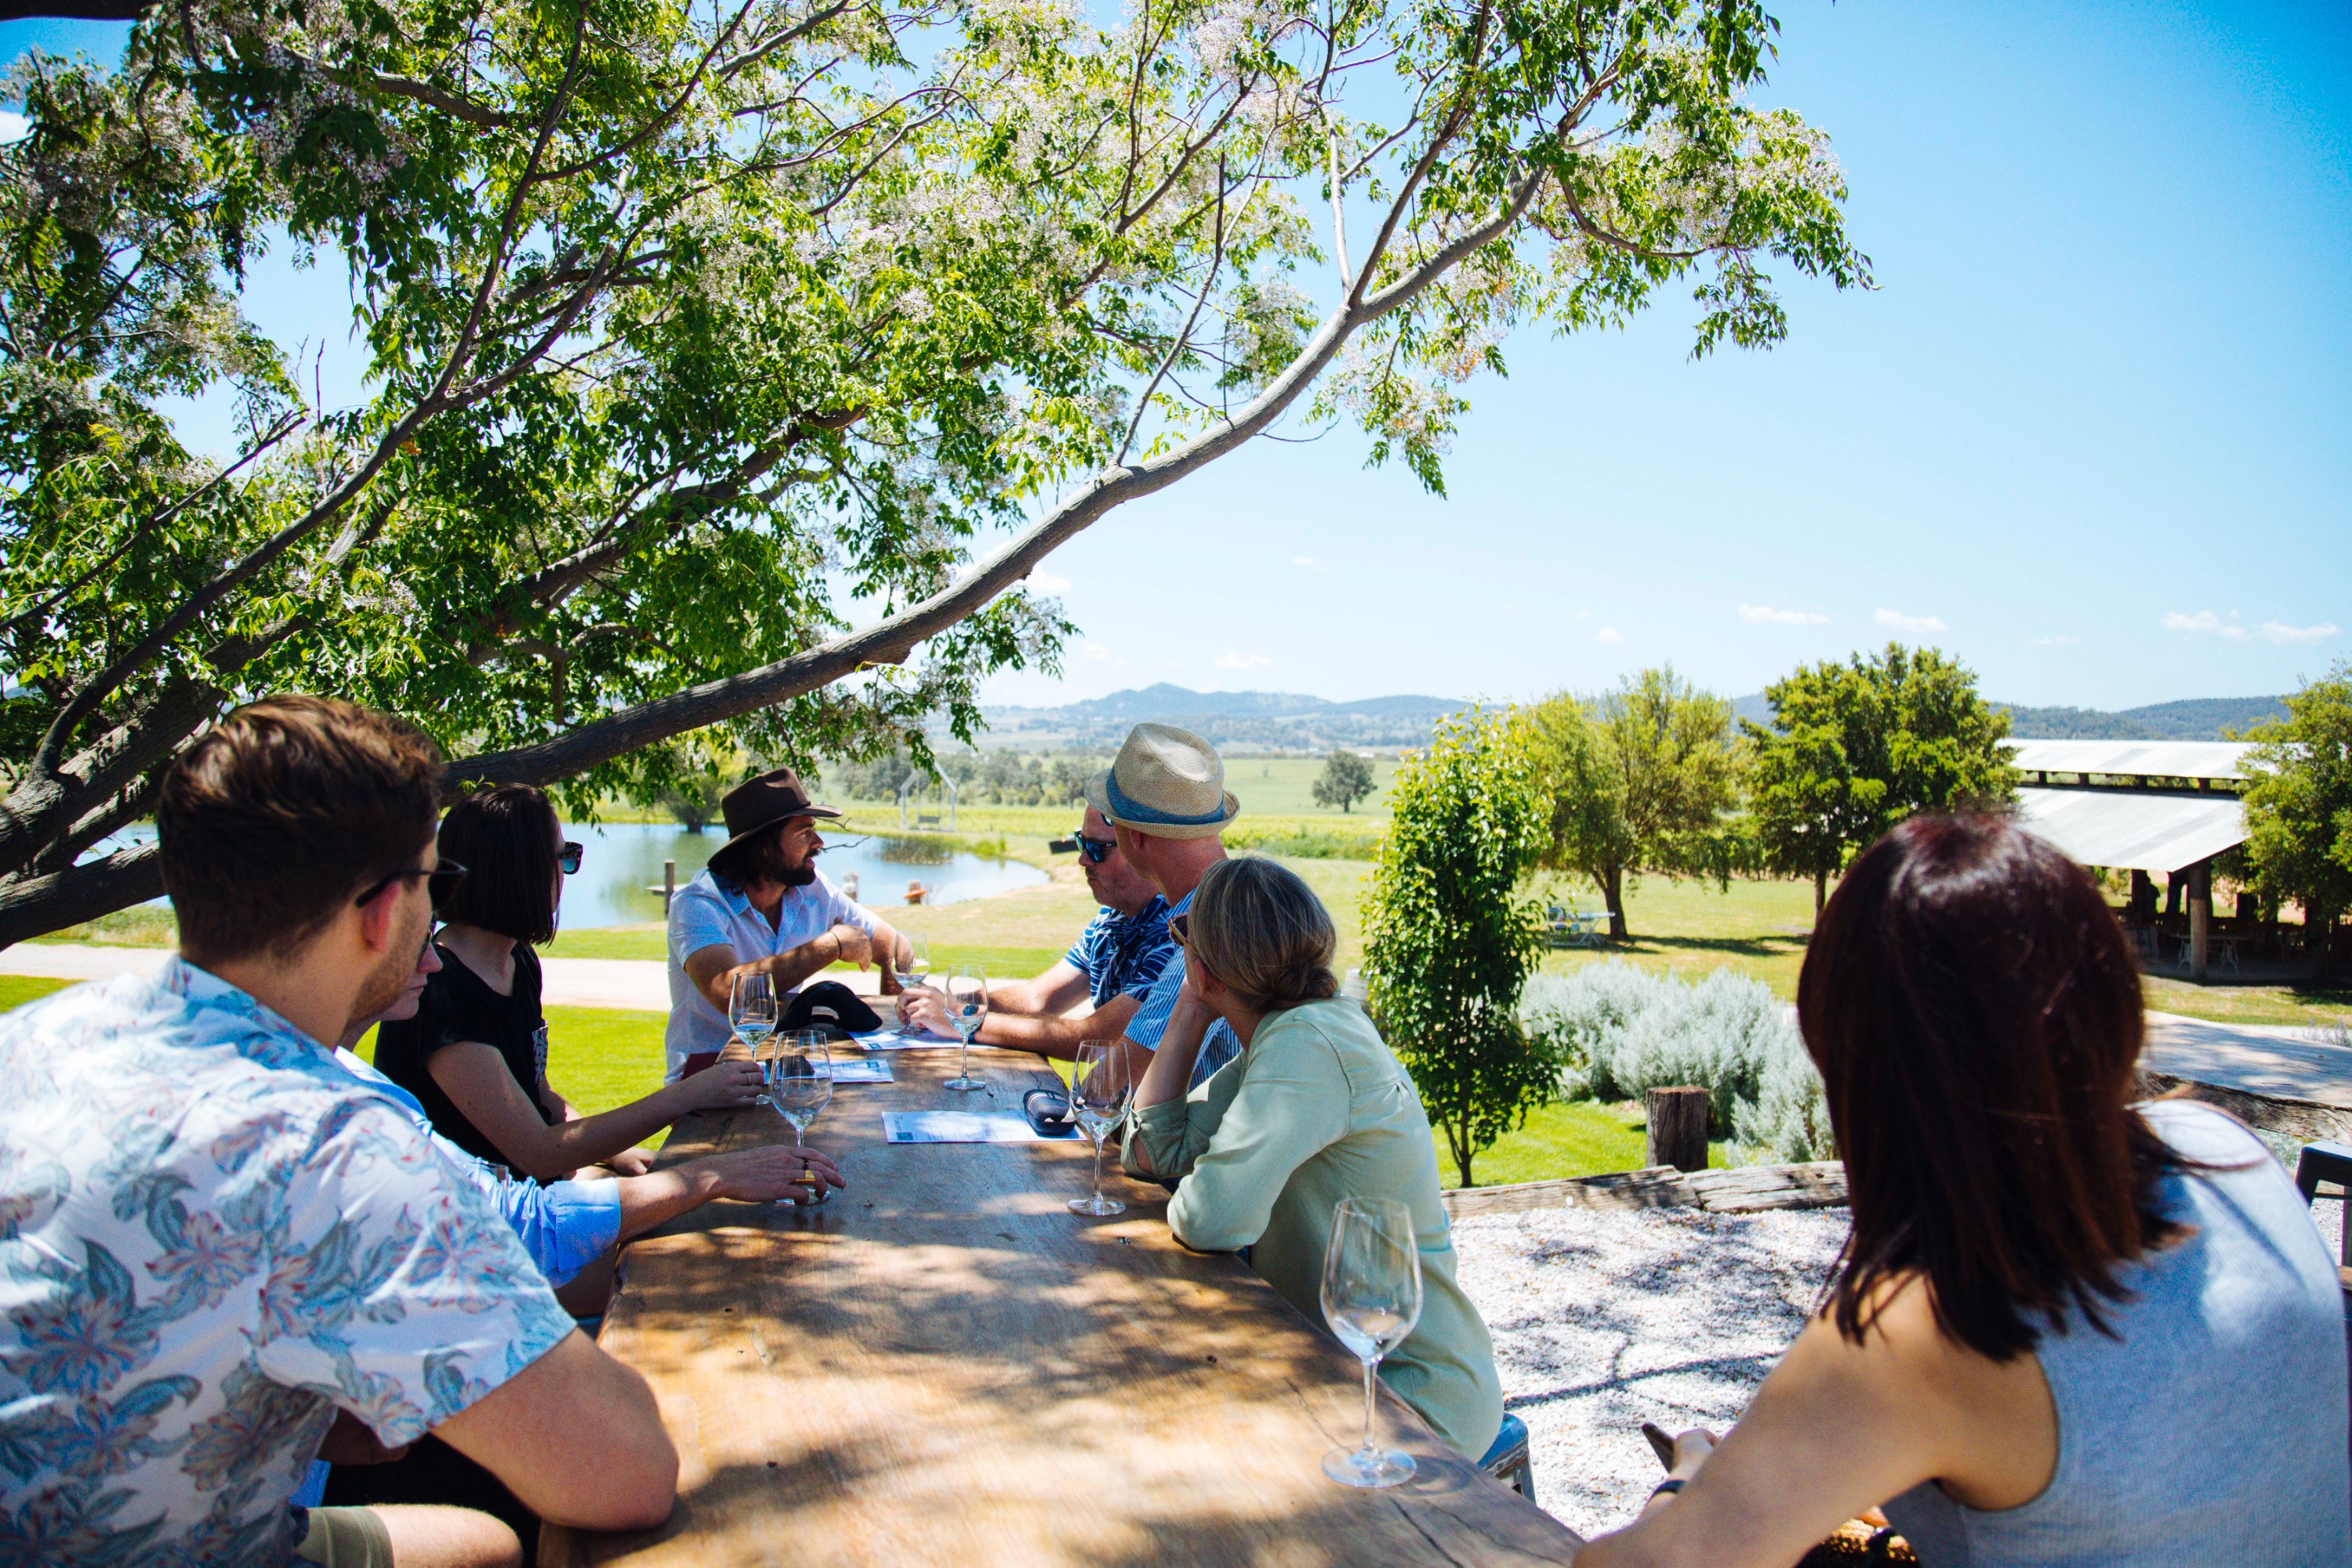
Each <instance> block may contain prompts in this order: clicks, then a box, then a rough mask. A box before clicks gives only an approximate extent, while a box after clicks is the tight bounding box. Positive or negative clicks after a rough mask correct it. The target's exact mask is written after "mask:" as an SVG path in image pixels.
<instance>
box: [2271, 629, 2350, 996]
mask: <svg viewBox="0 0 2352 1568" xmlns="http://www.w3.org/2000/svg"><path fill="white" fill-rule="evenodd" d="M2286 710H2287V716H2286V718H2285V719H2284V720H2282V721H2273V722H2271V723H2267V724H2263V725H2262V726H2259V727H2258V728H2257V729H2256V730H2255V731H2253V733H2252V736H2250V737H2249V738H2250V739H2251V740H2252V741H2253V742H2255V743H2254V746H2253V748H2252V750H2251V751H2249V752H2247V754H2246V760H2245V768H2246V772H2247V774H2248V776H2249V778H2250V779H2251V781H2252V782H2251V783H2250V784H2248V785H2247V788H2246V796H2245V800H2246V830H2247V839H2246V863H2247V867H2248V868H2249V869H2250V870H2251V871H2252V874H2253V877H2254V879H2255V880H2256V881H2257V882H2258V883H2259V884H2260V885H2261V886H2262V888H2263V890H2264V891H2265V892H2267V893H2269V894H2271V895H2272V896H2273V897H2274V898H2288V899H2294V900H2299V901H2301V902H2302V903H2303V905H2304V906H2305V926H2306V928H2307V929H2314V930H2316V931H2322V932H2328V931H2333V929H2334V926H2335V922H2336V918H2337V917H2338V916H2339V915H2341V914H2342V913H2343V912H2344V911H2345V910H2347V909H2352V664H2338V665H2336V668H2333V669H2331V670H2329V671H2328V672H2327V674H2326V676H2325V677H2324V678H2322V679H2318V680H2315V681H2312V682H2311V683H2309V684H2308V685H2306V686H2305V687H2304V689H2302V690H2300V691H2298V692H2296V693H2294V695H2293V696H2291V697H2289V698H2287V699H2286ZM2321 940H2322V941H2323V942H2325V940H2326V938H2325V937H2324V936H2323V937H2322V938H2321ZM2320 951H2321V952H2322V953H2323V954H2324V953H2325V951H2326V950H2325V948H2324V947H2323V948H2322V949H2321V950H2320ZM2323 962H2324V959H2323Z"/></svg>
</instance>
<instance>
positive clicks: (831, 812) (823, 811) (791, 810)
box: [719, 768, 841, 844]
mask: <svg viewBox="0 0 2352 1568" xmlns="http://www.w3.org/2000/svg"><path fill="white" fill-rule="evenodd" d="M719 813H720V815H722V816H725V817H726V818H727V842H728V843H729V844H738V843H740V842H741V841H742V840H744V839H745V838H748V837H751V835H752V834H754V833H757V832H759V831H760V829H761V828H762V827H771V826H774V825H775V824H777V823H779V822H782V821H783V820H784V819H785V818H786V817H788V816H840V815H841V813H840V812H838V811H835V809H834V808H833V807H831V806H829V805H817V804H816V803H815V802H814V801H812V800H810V799H809V797H808V791H807V790H805V789H803V788H802V787H801V775H800V774H798V773H794V772H793V770H792V769H790V768H771V769H769V770H768V771H767V772H766V773H761V774H760V775H759V776H758V777H756V778H748V779H745V780H744V781H743V782H742V783H741V784H737V785H736V786H735V787H734V788H733V789H730V790H729V791H728V792H727V795H726V797H725V798H724V799H722V800H721V801H720V802H719Z"/></svg>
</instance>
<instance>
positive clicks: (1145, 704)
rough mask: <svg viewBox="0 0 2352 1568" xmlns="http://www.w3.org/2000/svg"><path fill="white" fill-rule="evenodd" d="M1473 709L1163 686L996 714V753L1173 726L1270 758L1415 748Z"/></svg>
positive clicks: (1442, 703)
mask: <svg viewBox="0 0 2352 1568" xmlns="http://www.w3.org/2000/svg"><path fill="white" fill-rule="evenodd" d="M1467 706H1469V704H1468V703H1466V702H1465V701H1463V700H1460V699H1459V698H1452V697H1420V696H1397V697H1367V698H1362V699H1360V700H1357V701H1353V702H1333V701H1329V700H1326V699H1324V698H1321V697H1308V696H1306V695H1303V694H1301V693H1298V692H1293V691H1194V690H1193V689H1191V688H1190V687H1185V686H1172V685H1171V684H1169V683H1168V682H1166V681H1161V682H1160V683H1159V684H1158V685H1155V686H1146V687H1141V688H1139V689H1131V690H1127V691H1114V692H1112V693H1111V694H1110V695H1109V696H1108V697H1097V698H1091V699H1089V700H1086V701H1084V702H1069V703H1065V704H1063V705H1062V706H1060V707H1058V708H992V709H990V710H988V742H987V743H988V744H990V745H992V746H1027V747H1034V746H1094V745H1116V744H1117V743H1118V742H1119V741H1120V740H1121V739H1123V738H1124V737H1125V736H1126V734H1127V731H1128V730H1129V728H1130V727H1131V726H1133V725H1136V724H1140V723H1146V722H1150V723H1158V724H1174V725H1177V726H1179V727H1181V728H1183V729H1186V730H1191V731H1194V732H1196V733H1198V734H1200V735H1202V736H1203V737H1204V738H1206V739H1207V740H1208V741H1209V742H1211V743H1212V744H1213V745H1217V746H1222V747H1238V748H1243V749H1247V750H1260V751H1269V752H1328V751H1329V750H1330V749H1331V748H1332V747H1334V746H1416V745H1419V744H1421V743H1422V742H1424V741H1426V740H1428V739H1429V731H1430V727H1431V726H1432V725H1433V724H1434V723H1435V722H1436V721H1438V720H1439V719H1442V718H1444V716H1445V715H1446V714H1448V713H1453V712H1457V711H1459V710H1462V709H1464V708H1465V707H1467Z"/></svg>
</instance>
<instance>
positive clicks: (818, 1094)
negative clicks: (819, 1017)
mask: <svg viewBox="0 0 2352 1568" xmlns="http://www.w3.org/2000/svg"><path fill="white" fill-rule="evenodd" d="M761 1069H762V1070H761V1076H762V1077H763V1078H765V1079H767V1084H768V1103H769V1104H771V1105H772V1106H774V1107H775V1108H776V1114H777V1115H779V1116H781V1117H782V1118H783V1119H784V1120H785V1121H787V1122H789V1123H791V1125H792V1129H793V1148H795V1149H797V1148H799V1147H801V1134H802V1133H803V1132H806V1131H808V1128H809V1123H811V1122H812V1121H815V1120H816V1118H817V1112H819V1111H821V1110H824V1108H825V1107H826V1106H827V1105H828V1104H830V1103H831V1102H832V1100H833V1047H832V1046H831V1045H830V1044H829V1043H828V1042H827V1039H826V1037H825V1033H824V1030H823V1029H790V1030H787V1031H785V1032H784V1034H782V1036H780V1037H778V1038H777V1040H776V1048H775V1050H774V1051H773V1052H772V1054H771V1055H770V1056H769V1057H768V1058H767V1059H766V1060H765V1061H764V1062H762V1063H761ZM832 1195H833V1194H832V1189H830V1188H828V1187H825V1186H824V1185H822V1184H819V1185H817V1186H815V1187H814V1189H813V1190H812V1191H811V1192H810V1193H808V1194H803V1196H802V1197H801V1198H800V1199H799V1200H798V1201H799V1202H800V1203H801V1205H803V1206H806V1205H812V1204H821V1203H823V1202H824V1200H825V1199H826V1198H828V1197H831V1196H832Z"/></svg>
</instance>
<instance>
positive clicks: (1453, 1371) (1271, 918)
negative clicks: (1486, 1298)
mask: <svg viewBox="0 0 2352 1568" xmlns="http://www.w3.org/2000/svg"><path fill="white" fill-rule="evenodd" d="M1168 929H1169V931H1170V933H1171V935H1173V936H1174V937H1175V938H1176V940H1177V941H1178V942H1181V943H1183V944H1184V990H1183V993H1182V994H1181V997H1180V998H1179V999H1178V1003H1177V1006H1176V1010H1175V1011H1174V1012H1173V1013H1171V1015H1170V1016H1169V1024H1168V1031H1167V1033H1166V1034H1164V1035H1163V1036H1161V1037H1160V1048H1159V1049H1158V1050H1157V1051H1155V1052H1153V1053H1152V1058H1151V1061H1150V1066H1149V1067H1148V1068H1146V1069H1145V1071H1144V1074H1143V1077H1142V1079H1140V1081H1139V1082H1138V1083H1137V1085H1136V1088H1135V1112H1134V1118H1133V1121H1132V1122H1131V1123H1130V1125H1129V1131H1128V1134H1127V1142H1126V1147H1125V1152H1124V1154H1123V1156H1122V1157H1123V1158H1124V1160H1125V1161H1126V1163H1127V1168H1128V1169H1129V1171H1130V1172H1131V1173H1135V1174H1138V1175H1146V1176H1152V1177H1181V1178H1183V1182H1182V1184H1181V1186H1179V1187H1178V1188H1177V1189H1176V1195H1175V1196H1174V1197H1173V1198H1172V1199H1171V1200H1170V1201H1169V1205H1168V1228H1169V1229H1170V1230H1171V1231H1173V1232H1174V1233H1175V1236H1176V1239H1177V1240H1179V1241H1181V1242H1182V1243H1183V1244H1184V1245H1185V1246H1187V1247H1194V1248H1197V1249H1199V1250H1201V1251H1203V1252H1240V1251H1243V1250H1244V1249H1246V1251H1247V1253H1248V1257H1249V1262H1250V1267H1251V1268H1255V1269H1256V1270H1257V1271H1258V1273H1260V1274H1261V1275H1264V1276H1265V1280H1266V1283H1267V1284H1269V1285H1272V1286H1273V1287H1274V1288H1275V1289H1276V1290H1279V1291H1280V1292H1281V1293H1282V1294H1283V1296H1284V1298H1285V1299H1286V1300H1288V1301H1289V1302H1290V1304H1291V1305H1292V1306H1294V1307H1296V1308H1297V1309H1298V1310H1300V1311H1301V1312H1304V1313H1305V1314H1306V1315H1307V1321H1309V1322H1315V1323H1320V1322H1322V1321H1323V1302H1322V1277H1323V1255H1324V1252H1325V1251H1326V1249H1327V1248H1328V1247H1329V1246H1330V1243H1331V1224H1332V1218H1331V1214H1332V1209H1333V1208H1334V1206H1336V1205H1338V1203H1339V1200H1340V1199H1341V1198H1346V1197H1380V1198H1394V1199H1397V1200H1398V1201H1400V1202H1402V1204H1403V1205H1405V1206H1406V1207H1407V1208H1408V1209H1409V1210H1411V1211H1412V1228H1413V1238H1414V1240H1415V1241H1416V1242H1417V1243H1418V1245H1419V1247H1420V1251H1421V1281H1422V1308H1421V1321H1419V1322H1418V1323H1416V1324H1415V1325H1414V1327H1413V1330H1412V1332H1411V1333H1409V1334H1407V1335H1406V1336H1405V1337H1404V1342H1402V1344H1400V1345H1398V1346H1397V1347H1396V1349H1394V1350H1392V1351H1391V1352H1389V1354H1388V1357H1387V1359H1386V1360H1384V1361H1383V1362H1381V1371H1380V1376H1381V1382H1382V1383H1384V1384H1387V1385H1388V1386H1389V1389H1390V1390H1391V1392H1392V1393H1394V1394H1396V1396H1397V1397H1398V1398H1400V1399H1402V1400H1403V1401H1404V1402H1405V1403H1406V1404H1407V1405H1411V1406H1412V1408H1413V1410H1414V1411H1415V1412H1416V1413H1417V1414H1418V1415H1420V1416H1421V1418H1422V1419H1423V1420H1424V1421H1426V1422H1428V1423H1429V1424H1430V1426H1432V1427H1433V1428H1435V1429H1436V1432H1437V1435H1438V1436H1440V1437H1443V1438H1444V1439H1445V1441H1446V1442H1447V1443H1449V1444H1451V1445H1453V1447H1454V1448H1455V1449H1456V1450H1458V1451H1459V1452H1460V1453H1461V1454H1462V1455H1463V1456H1464V1457H1465V1458H1470V1459H1476V1458H1479V1457H1480V1456H1481V1455H1483V1454H1485V1453H1486V1450H1487V1449H1488V1447H1491V1446H1492V1445H1493V1444H1494V1441H1495V1435H1496V1433H1497V1432H1498V1431H1500V1430H1501V1428H1502V1424H1503V1387H1502V1381H1501V1379H1500V1378H1499V1377H1498V1376H1497V1375H1496V1371H1495V1346H1494V1342H1493V1341H1491V1340H1490V1339H1488V1337H1487V1335H1486V1322H1485V1321H1483V1320H1482V1319H1480V1317H1479V1316H1478V1309H1477V1308H1476V1307H1475V1306H1473V1305H1472V1304H1471V1302H1470V1298H1469V1297H1468V1296H1466V1295H1465V1294H1464V1293H1463V1291H1462V1288H1461V1286H1460V1285H1459V1284H1458V1283H1457V1282H1456V1281H1455V1279H1454V1232H1453V1227H1452V1226H1451V1224H1450V1222H1449V1221H1448V1220H1447V1218H1446V1214H1445V1204H1444V1200H1443V1199H1442V1198H1441V1197H1440V1195H1439V1193H1438V1186H1437V1144H1436V1142H1435V1141H1434V1140H1433V1139H1432V1138H1431V1136H1430V1132H1429V1117H1428V1115H1427V1114H1426V1113H1425V1112H1424V1111H1423V1110H1422V1104H1421V1092H1420V1090H1418V1089H1415V1088H1414V1087H1413V1082H1412V1077H1411V1076H1410V1075H1408V1074H1407V1073H1406V1071H1405V1070H1404V1064H1402V1062H1400V1061H1398V1060H1397V1059H1396V1058H1395V1056H1394V1055H1392V1054H1391V1052H1390V1050H1389V1047H1388V1044H1387V1042H1386V1041H1384V1040H1382V1039H1381V1036H1380V1031H1379V1030H1377V1029H1375V1028H1373V1027H1372V1021H1371V1019H1370V1018H1369V1017H1367V1016H1365V1015H1364V1010H1363V1008H1361V1007H1360V1006H1358V1005H1356V1004H1355V1003H1353V1002H1349V1001H1341V1000H1339V999H1337V998H1338V994H1339V982H1338V981H1337V980H1336V979H1334V978H1333V976H1332V973H1331V955H1332V952H1333V951H1334V949H1335V948H1336V947H1337V945H1338V939H1337V935H1336V933H1335V932H1334V931H1333V930H1332V927H1331V916H1330V913H1329V911H1328V910H1325V909H1324V907H1323V904H1322V901H1321V900H1318V899H1317V898H1316V896H1315V894H1314V891H1313V890H1312V889H1309V888H1308V887H1307V884H1306V883H1305V882H1303V881H1301V880H1300V879H1298V877H1297V874H1295V873H1294V872H1291V871H1289V870H1286V869H1285V868H1282V867H1280V866H1277V865H1276V864H1275V863H1274V862H1273V861H1271V860H1265V859H1259V858H1255V857H1249V858H1240V859H1231V860H1220V861H1218V862H1217V863H1216V864H1215V865H1213V866H1211V867H1210V868H1209V869H1208V872H1207V874H1206V875H1204V876H1203V877H1202V879H1201V885H1200V888H1199V889H1197V890H1196V891H1195V892H1194V893H1193V895H1192V908H1191V909H1190V910H1188V911H1187V912H1186V913H1184V914H1181V915H1178V916H1176V917H1174V918H1173V919H1172V920H1171V921H1169V923H1168ZM1213 1018H1223V1020H1224V1021H1225V1022H1226V1024H1227V1025H1229V1026H1231V1027H1232V1029H1233V1031H1234V1038H1236V1039H1238V1040H1239V1041H1240V1042H1241V1047H1242V1048H1241V1054H1240V1055H1238V1056H1236V1057H1234V1058H1233V1059H1232V1060H1231V1061H1228V1062H1227V1063H1225V1065H1224V1066H1223V1067H1221V1068H1218V1069H1217V1070H1216V1071H1215V1072H1213V1073H1212V1074H1210V1075H1209V1076H1208V1077H1207V1078H1205V1079H1202V1081H1201V1083H1200V1085H1199V1086H1198V1087H1197V1088H1194V1089H1191V1090H1190V1092H1189V1093H1188V1092H1187V1089H1186V1087H1185V1086H1186V1085H1187V1084H1188V1083H1190V1082H1191V1080H1192V1062H1193V1059H1194V1058H1195V1057H1196V1056H1197V1055H1198V1054H1199V1052H1200V1048H1201V1040H1202V1034H1203V1033H1204V1031H1205V1029H1206V1027H1207V1025H1208V1023H1209V1021H1210V1020H1211V1019H1213Z"/></svg>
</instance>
